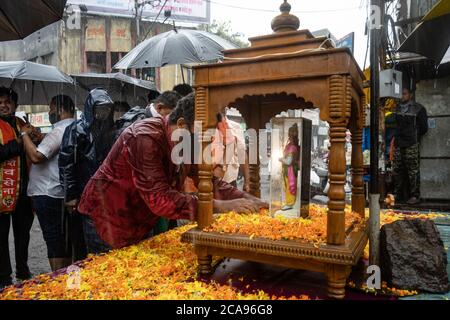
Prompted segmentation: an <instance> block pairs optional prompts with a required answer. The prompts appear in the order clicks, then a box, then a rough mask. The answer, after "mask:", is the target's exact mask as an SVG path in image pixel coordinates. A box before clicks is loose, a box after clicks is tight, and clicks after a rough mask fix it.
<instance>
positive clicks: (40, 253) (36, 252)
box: [9, 216, 51, 276]
mask: <svg viewBox="0 0 450 320" xmlns="http://www.w3.org/2000/svg"><path fill="white" fill-rule="evenodd" d="M28 253H29V257H28V266H29V267H30V271H31V273H32V274H33V275H34V276H36V275H39V274H42V273H47V272H50V271H51V270H50V265H49V263H48V260H47V247H46V245H45V242H44V239H43V238H42V230H41V228H40V226H39V221H38V219H37V217H36V216H35V217H34V223H33V227H32V229H31V234H30V247H29V249H28ZM9 254H10V257H11V265H12V269H13V273H14V274H15V270H16V260H15V255H14V237H13V233H12V225H11V228H10V232H9Z"/></svg>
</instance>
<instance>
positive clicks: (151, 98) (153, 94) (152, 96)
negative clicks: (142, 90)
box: [147, 91, 160, 103]
mask: <svg viewBox="0 0 450 320" xmlns="http://www.w3.org/2000/svg"><path fill="white" fill-rule="evenodd" d="M159 95H160V94H159V92H158V91H150V93H149V94H148V95H147V101H148V103H152V102H153V101H155V99H156V98H158V97H159Z"/></svg>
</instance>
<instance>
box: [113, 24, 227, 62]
mask: <svg viewBox="0 0 450 320" xmlns="http://www.w3.org/2000/svg"><path fill="white" fill-rule="evenodd" d="M235 48H236V46H235V45H233V44H232V43H231V42H229V41H227V40H225V39H222V38H221V37H219V36H216V35H214V34H211V33H208V32H205V31H198V30H188V29H182V30H171V31H168V32H164V33H161V34H159V35H157V36H154V37H152V38H150V39H148V40H145V41H143V42H142V43H140V44H139V45H138V46H137V47H136V48H134V49H133V50H131V51H130V52H129V53H128V54H127V55H126V56H125V57H123V58H122V60H120V61H119V62H118V63H117V64H116V65H115V66H114V68H115V69H133V68H136V69H142V68H150V67H164V66H166V65H173V64H188V63H199V62H206V61H212V60H218V59H221V58H222V57H223V54H222V51H223V50H228V49H235Z"/></svg>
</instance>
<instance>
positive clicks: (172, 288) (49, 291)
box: [0, 225, 309, 300]
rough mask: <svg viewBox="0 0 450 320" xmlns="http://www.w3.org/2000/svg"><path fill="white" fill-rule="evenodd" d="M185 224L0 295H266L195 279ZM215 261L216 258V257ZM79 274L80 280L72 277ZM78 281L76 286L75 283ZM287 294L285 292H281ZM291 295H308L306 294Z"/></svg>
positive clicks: (91, 297)
mask: <svg viewBox="0 0 450 320" xmlns="http://www.w3.org/2000/svg"><path fill="white" fill-rule="evenodd" d="M192 227H193V225H190V226H185V227H183V228H179V229H176V230H173V231H170V232H167V233H165V234H162V235H159V236H157V237H154V238H152V239H149V240H147V241H143V242H141V243H140V244H137V245H134V246H130V247H127V248H123V249H120V250H113V251H111V252H110V253H108V254H104V255H99V256H92V257H90V258H89V259H88V260H86V261H85V262H83V265H82V266H81V267H80V269H79V272H78V273H76V272H75V273H72V274H67V273H66V274H60V275H56V276H53V277H52V276H50V275H48V274H46V275H41V276H38V277H36V278H34V279H33V280H31V281H26V282H24V283H23V284H22V285H21V286H20V287H9V288H6V289H5V290H4V291H3V292H1V293H0V300H4V299H20V300H119V299H121V300H122V299H123V300H148V299H153V300H157V299H164V300H169V299H170V300H172V299H173V300H180V299H183V300H184V299H187V300H196V299H201V300H207V299H211V300H238V299H248V300H263V299H264V300H267V299H272V298H275V297H271V296H269V295H268V294H266V293H265V292H263V291H257V292H253V293H250V294H244V293H241V292H240V291H238V290H236V289H235V288H233V287H231V286H227V285H220V284H217V283H213V282H212V283H205V282H202V281H196V278H197V266H198V265H197V256H196V255H195V252H194V250H193V248H192V245H190V244H185V243H182V242H181V240H180V238H181V234H182V233H184V232H186V231H187V230H188V229H190V228H192ZM216 262H217V259H216ZM74 278H75V279H79V283H78V285H76V284H77V283H76V281H75V282H74V281H73V279H74ZM74 284H75V286H74ZM282 298H283V299H284V297H282ZM289 299H301V300H305V299H309V297H307V296H299V297H289Z"/></svg>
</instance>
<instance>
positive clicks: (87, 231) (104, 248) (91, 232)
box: [82, 215, 112, 254]
mask: <svg viewBox="0 0 450 320" xmlns="http://www.w3.org/2000/svg"><path fill="white" fill-rule="evenodd" d="M82 219H83V231H84V238H85V240H86V245H87V249H88V252H89V253H92V254H100V253H106V252H108V251H111V250H112V247H111V246H110V245H109V244H107V243H106V242H105V241H103V240H102V239H101V238H100V236H99V235H98V233H97V229H96V228H95V224H94V221H92V219H91V218H90V217H88V216H85V215H83V216H82Z"/></svg>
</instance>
